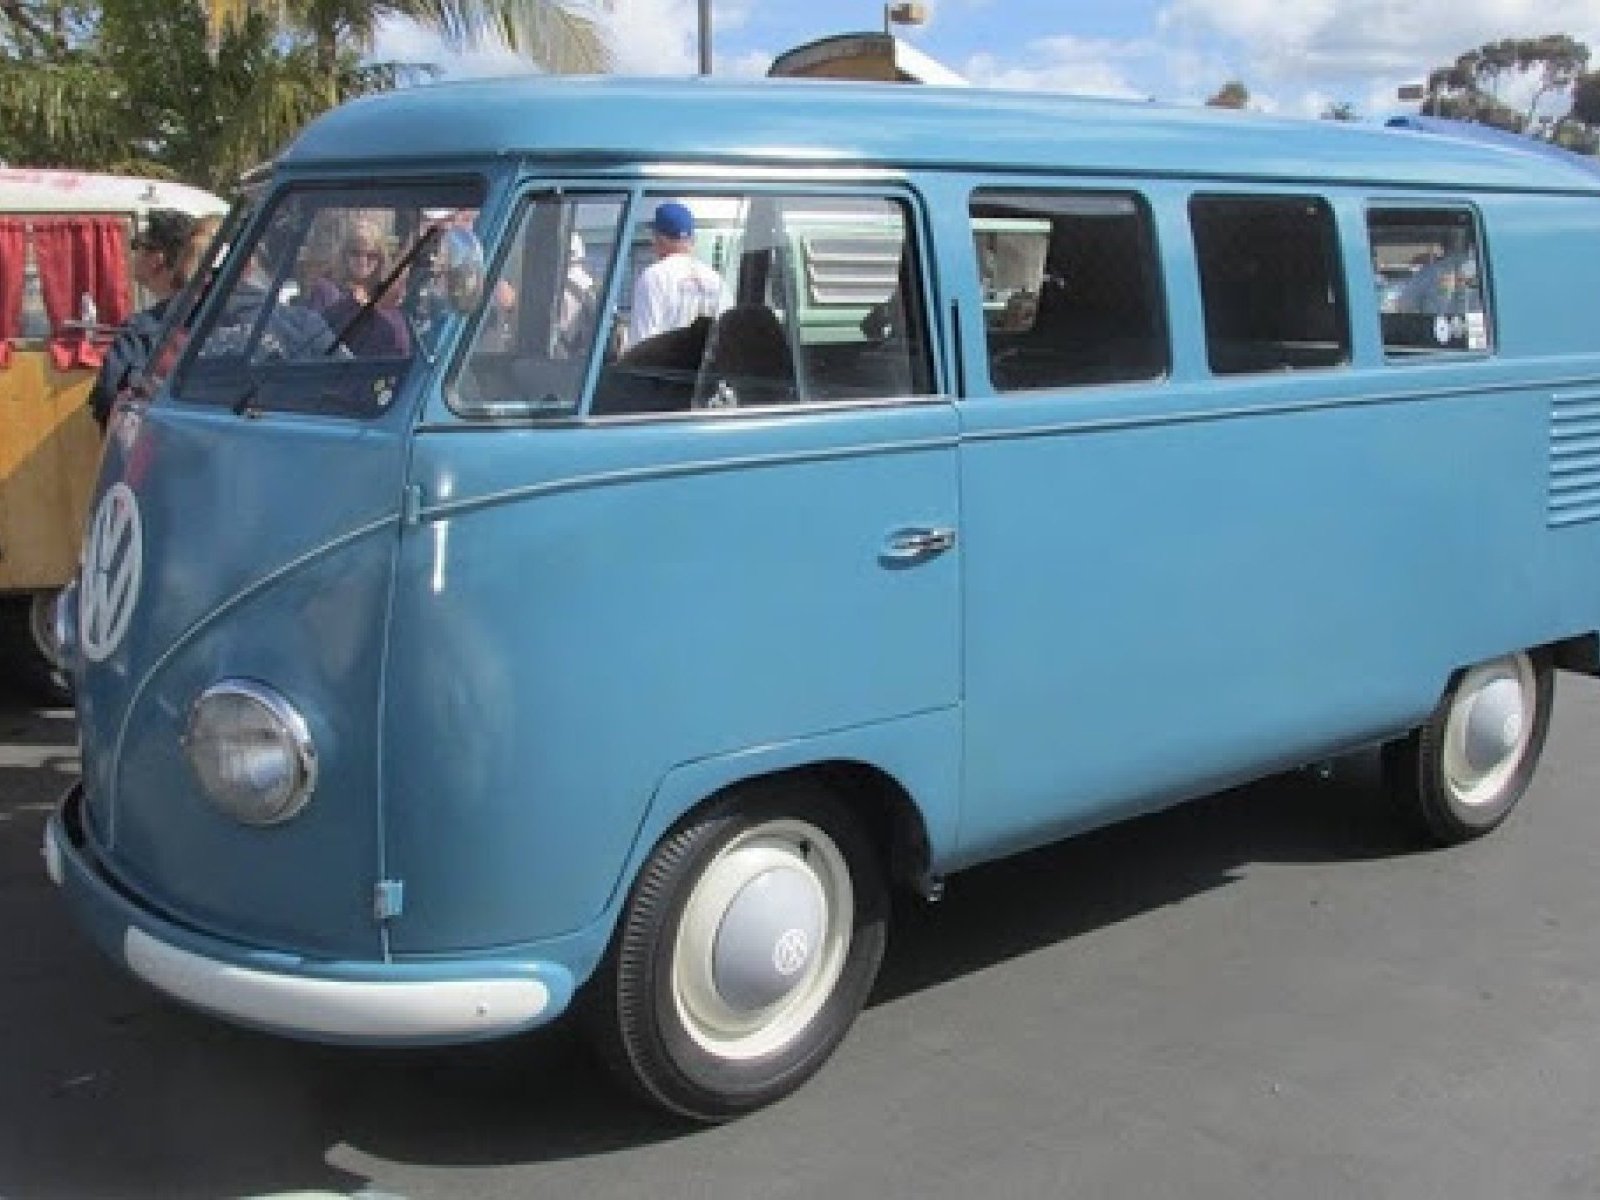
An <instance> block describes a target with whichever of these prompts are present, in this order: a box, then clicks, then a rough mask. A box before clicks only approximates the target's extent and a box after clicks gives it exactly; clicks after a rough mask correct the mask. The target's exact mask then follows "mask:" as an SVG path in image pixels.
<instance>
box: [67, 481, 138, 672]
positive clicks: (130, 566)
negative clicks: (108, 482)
mask: <svg viewBox="0 0 1600 1200" xmlns="http://www.w3.org/2000/svg"><path fill="white" fill-rule="evenodd" d="M143 570H144V540H143V532H142V529H141V527H140V523H139V504H138V501H137V500H135V499H134V495H133V489H132V488H130V487H129V486H128V485H127V484H125V483H117V484H113V485H112V486H111V487H110V489H108V490H107V492H106V494H105V495H104V496H102V497H101V498H100V506H99V507H98V508H97V509H95V513H94V522H93V523H92V524H91V525H90V526H89V542H88V545H86V546H85V547H84V552H83V583H82V586H81V588H80V589H79V592H78V631H79V632H78V637H79V639H80V641H81V643H82V645H83V653H84V655H85V656H86V657H87V658H89V660H90V661H92V662H101V661H103V660H105V659H107V658H109V657H110V656H111V655H112V653H113V652H114V651H115V650H116V648H117V647H118V646H120V645H121V644H122V638H123V635H124V634H126V633H127V632H128V622H129V621H130V620H131V619H132V617H133V609H134V605H135V604H136V603H138V599H139V579H140V576H141V574H142V572H143Z"/></svg>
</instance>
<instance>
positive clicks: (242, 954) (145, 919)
mask: <svg viewBox="0 0 1600 1200" xmlns="http://www.w3.org/2000/svg"><path fill="white" fill-rule="evenodd" d="M82 803H83V793H82V785H81V784H75V785H74V786H73V787H72V789H71V790H69V791H68V793H67V795H66V797H65V798H64V799H63V801H62V803H61V806H60V808H59V809H58V810H57V812H56V813H55V814H54V815H53V816H52V817H51V819H50V821H49V823H48V824H47V825H46V826H45V832H44V861H45V870H46V872H47V873H48V874H49V876H50V879H51V880H52V881H53V882H54V883H55V884H56V886H57V887H59V888H60V889H61V890H62V892H63V894H64V895H65V897H66V899H67V902H68V904H69V906H70V907H71V909H72V911H73V914H74V916H75V917H76V918H77V920H78V922H79V924H80V925H82V926H83V927H84V928H85V929H86V930H87V932H89V933H90V935H91V936H92V937H93V938H94V939H95V941H96V942H97V943H99V945H100V946H101V948H102V949H103V950H104V951H105V952H106V953H107V954H109V955H110V956H111V957H112V958H114V959H116V960H117V961H118V962H120V963H122V964H123V965H124V966H125V967H127V969H128V970H129V971H131V972H132V973H133V974H134V975H136V976H138V977H139V978H140V979H142V980H144V981H145V982H146V983H148V984H150V985H151V986H153V987H155V988H157V989H158V990H160V991H162V992H164V993H166V994H167V995H169V996H171V997H173V998H174V999H176V1000H179V1001H182V1002H183V1003H185V1004H188V1005H191V1006H193V1007H195V1008H198V1009H201V1010H203V1011H205V1012H208V1013H212V1014H215V1015H216V1016H219V1017H224V1018H226V1019H228V1020H231V1021H235V1022H238V1023H239V1024H243V1025H249V1026H253V1027H255V1028H260V1029H266V1030H270V1031H272V1032H276V1033H282V1034H286V1035H289V1036H292V1037H299V1038H305V1039H308V1040H312V1041H329V1042H347V1043H359V1044H375V1045H435V1044H442V1043H449V1042H464V1041H479V1040H484V1039H488V1038H494V1037H500V1036H504V1035H506V1034H510V1033H514V1032H517V1031H519V1030H523V1029H528V1028H532V1027H533V1026H536V1025H542V1024H544V1023H545V1022H547V1021H550V1020H552V1019H553V1018H554V1017H556V1016H557V1015H559V1014H560V1013H561V1012H562V1011H563V1010H564V1009H565V1008H566V1007H567V1005H568V1004H569V1003H570V1002H571V999H572V991H573V980H572V976H571V974H570V972H569V971H568V970H567V969H566V968H565V967H563V966H561V965H560V964H557V963H553V962H548V961H539V960H535V961H530V960H525V959H509V960H508V959H499V958H474V959H470V960H463V959H448V960H438V961H428V962H425V963H410V962H407V963H400V962H370V961H359V962H330V961H323V960H310V959H303V958H299V957H297V956H294V955H292V954H285V953H283V952H281V951H272V950H265V949H259V948H254V947H249V946H241V945H238V944H236V943H232V942H227V941H223V940H221V939H217V938H211V937H207V936H206V935H204V934H200V933H196V932H194V931H192V930H190V929H187V928H184V927H182V926H179V925H176V924H174V923H173V922H171V921H169V920H167V919H166V918H164V917H162V916H159V915H157V914H156V913H153V912H151V911H149V910H148V909H146V908H144V907H141V906H140V905H139V904H138V903H137V902H136V901H135V900H133V899H132V898H130V897H129V896H128V895H127V894H126V892H124V891H123V890H121V889H119V888H118V887H116V886H115V885H113V884H112V883H111V881H110V880H109V878H108V877H107V875H106V874H105V873H104V872H102V871H101V870H100V869H99V868H98V867H97V865H96V863H95V860H94V858H93V854H92V851H91V850H90V848H89V846H88V839H87V838H86V837H85V836H84V835H83V832H82V829H83V826H82V822H81V808H82Z"/></svg>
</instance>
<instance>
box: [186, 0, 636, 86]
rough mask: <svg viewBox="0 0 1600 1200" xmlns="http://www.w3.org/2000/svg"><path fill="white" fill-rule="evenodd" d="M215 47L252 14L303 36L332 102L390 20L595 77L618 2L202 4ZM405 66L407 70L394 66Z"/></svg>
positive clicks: (289, 0)
mask: <svg viewBox="0 0 1600 1200" xmlns="http://www.w3.org/2000/svg"><path fill="white" fill-rule="evenodd" d="M200 4H201V8H202V10H203V11H204V13H205V16H206V24H207V28H208V29H209V31H210V33H211V36H212V38H213V40H214V41H215V40H216V39H219V38H220V37H221V36H222V35H223V34H224V33H225V32H226V31H227V30H229V29H231V28H236V27H238V26H239V25H240V24H241V23H242V22H243V21H244V20H245V19H246V18H248V17H249V16H250V15H251V14H252V13H254V14H261V13H267V14H269V16H270V17H271V18H272V19H275V20H276V21H277V22H278V23H279V25H280V29H281V31H284V32H303V33H304V35H305V36H306V37H307V38H308V39H309V41H310V43H311V46H312V54H313V61H314V63H315V67H316V69H317V70H318V71H319V72H320V74H321V76H322V78H323V80H324V81H325V86H326V88H327V94H328V98H329V100H330V101H332V102H337V101H338V100H342V99H344V98H345V97H346V96H348V95H350V94H351V93H350V92H348V91H341V90H340V81H341V80H343V82H344V84H346V85H348V84H350V83H353V82H355V81H354V79H353V78H352V77H351V76H350V74H349V72H348V70H345V71H341V62H342V59H341V56H344V57H345V58H346V59H347V58H348V56H349V55H350V54H351V53H352V52H354V53H355V54H356V55H358V56H364V55H366V54H368V53H370V52H371V50H372V47H373V44H374V42H375V40H376V36H377V33H378V29H379V27H380V26H381V25H382V24H383V22H384V21H386V20H392V19H394V18H406V19H409V20H411V21H414V22H416V23H417V24H418V25H421V26H422V27H423V28H425V29H428V30H430V31H432V32H434V33H437V34H439V35H440V36H441V37H442V38H443V40H444V42H445V44H446V45H448V46H450V47H451V48H452V49H459V50H470V49H478V48H482V47H484V46H503V47H505V48H507V49H510V50H512V51H514V52H516V53H518V54H521V55H522V56H524V57H525V58H527V59H528V61H529V63H530V64H531V65H533V66H535V67H539V68H541V69H543V70H546V71H550V72H552V73H556V74H581V73H596V72H601V71H605V70H607V69H608V68H609V67H610V65H611V49H610V46H609V45H608V44H607V42H606V39H605V35H604V31H603V29H602V27H601V24H600V21H599V14H600V13H601V12H604V11H608V10H609V9H610V8H611V7H612V4H613V0H595V3H591V4H580V3H579V2H578V0H271V2H270V3H262V0H200ZM390 65H391V66H403V65H404V64H390Z"/></svg>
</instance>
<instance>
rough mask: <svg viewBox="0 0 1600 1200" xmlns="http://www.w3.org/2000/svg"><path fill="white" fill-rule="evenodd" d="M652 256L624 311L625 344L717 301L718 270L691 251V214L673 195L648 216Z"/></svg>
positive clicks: (683, 321)
mask: <svg viewBox="0 0 1600 1200" xmlns="http://www.w3.org/2000/svg"><path fill="white" fill-rule="evenodd" d="M650 234H651V242H652V244H653V246H654V249H655V253H656V261H655V262H653V263H651V264H650V265H649V266H648V267H646V268H645V269H644V270H643V271H640V272H639V279H638V281H637V282H636V283H635V284H634V285H633V306H632V308H631V310H630V312H629V315H628V345H629V346H637V345H638V344H639V343H640V342H642V341H644V339H645V338H648V337H654V336H655V335H656V334H658V333H665V332H666V331H667V330H669V329H681V328H683V327H684V326H686V325H689V324H691V323H692V322H693V321H694V320H695V318H696V317H714V316H716V315H717V311H718V309H720V308H721V307H722V276H720V275H718V274H717V273H716V272H715V271H713V270H712V269H711V268H710V267H708V266H707V265H706V264H705V263H703V262H701V261H700V260H699V259H698V258H696V257H695V256H694V214H693V213H691V212H690V211H689V209H688V208H687V207H686V206H685V205H682V204H679V203H678V202H677V201H676V200H667V201H664V202H662V203H661V204H658V205H657V206H656V213H655V217H654V219H653V220H651V222H650Z"/></svg>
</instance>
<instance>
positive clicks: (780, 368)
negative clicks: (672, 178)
mask: <svg viewBox="0 0 1600 1200" xmlns="http://www.w3.org/2000/svg"><path fill="white" fill-rule="evenodd" d="M638 211H639V213H640V214H641V219H640V220H639V221H638V222H637V224H636V228H635V229H634V230H633V231H632V232H631V235H630V236H629V238H628V245H627V252H626V253H625V254H624V255H622V256H621V257H622V269H623V271H624V274H623V278H622V279H621V280H620V281H619V283H618V290H617V300H618V306H617V314H616V317H615V320H614V322H613V325H612V328H611V330H610V333H609V335H608V337H607V338H606V358H605V362H604V365H603V368H602V370H601V373H600V379H599V383H598V384H597V387H596V391H595V395H594V398H593V400H592V402H591V405H590V412H591V413H592V414H594V415H598V416H609V415H619V414H637V413H650V412H681V411H689V410H694V409H748V408H768V407H773V406H783V405H795V404H816V403H843V402H851V401H869V400H882V399H897V398H901V397H910V396H918V395H925V394H927V393H928V392H930V391H931V389H932V371H931V369H930V366H929V356H928V345H927V337H926V334H925V329H924V320H923V308H922V300H921V294H920V289H919V287H918V284H917V271H916V261H917V260H916V255H915V253H914V244H913V240H912V237H911V223H910V213H909V210H908V209H907V207H906V206H905V205H904V204H903V203H901V202H900V201H897V200H891V199H887V198H878V197H861V196H810V195H807V196H794V195H781V194H772V193H752V194H744V195H740V194H734V195H726V194H724V195H705V194H702V195H687V196H685V195H678V196H665V195H651V196H646V197H644V199H643V202H642V204H641V205H640V207H639V210H638Z"/></svg>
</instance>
